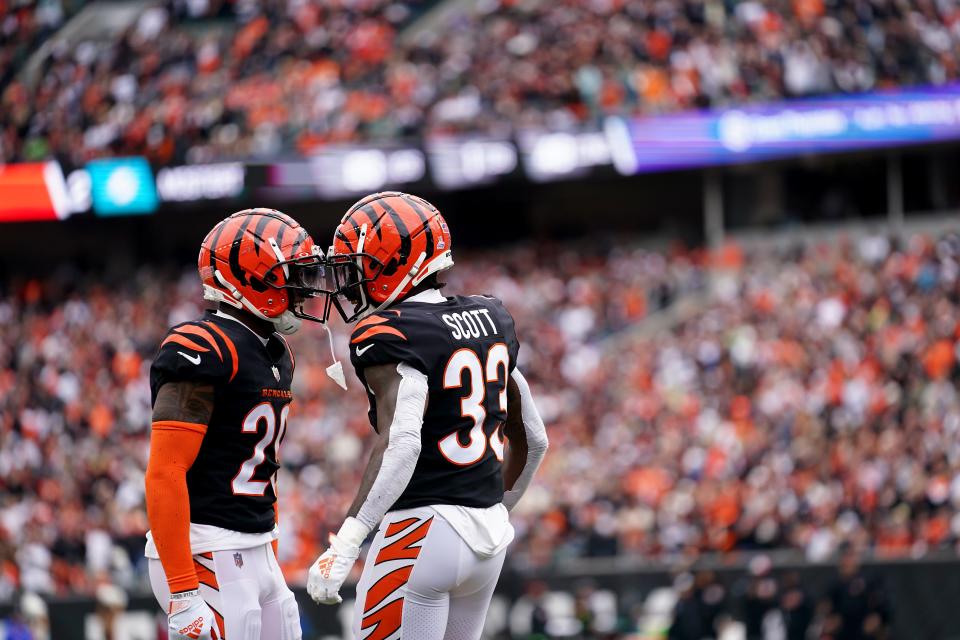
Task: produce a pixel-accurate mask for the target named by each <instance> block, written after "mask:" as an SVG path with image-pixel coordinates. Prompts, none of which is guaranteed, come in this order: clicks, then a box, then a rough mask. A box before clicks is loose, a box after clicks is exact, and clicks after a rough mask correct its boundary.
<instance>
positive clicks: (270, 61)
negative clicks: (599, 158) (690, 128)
mask: <svg viewBox="0 0 960 640" xmlns="http://www.w3.org/2000/svg"><path fill="white" fill-rule="evenodd" d="M65 1H66V0H44V1H42V2H36V3H34V2H31V1H29V0H28V1H26V2H25V4H18V3H16V2H13V0H4V2H0V8H2V7H3V5H4V3H12V6H14V7H16V8H17V9H18V10H16V11H10V12H8V13H7V14H6V17H5V18H3V20H2V22H0V36H2V37H0V62H2V63H4V64H0V69H6V70H10V69H14V68H18V67H19V63H22V61H23V60H24V58H25V55H26V52H27V51H29V50H31V49H32V48H35V47H36V45H37V43H38V42H40V41H42V39H43V38H44V37H45V36H46V35H48V34H49V33H50V32H51V31H52V29H53V28H55V27H56V26H58V25H60V24H61V23H62V21H63V19H64V14H65V11H64V9H63V5H62V3H64V2H65ZM73 4H77V3H73ZM431 4H432V3H431V2H429V1H427V0H337V1H323V2H321V1H319V0H190V1H187V0H165V1H163V2H158V3H157V4H156V5H154V6H153V8H152V9H150V10H148V11H145V12H144V13H143V14H142V16H141V17H140V18H139V20H138V21H137V22H136V23H135V24H134V25H133V26H131V28H130V29H128V30H127V31H126V32H124V33H122V34H121V35H120V36H119V37H118V38H117V39H115V40H113V41H109V40H97V41H87V42H83V43H81V44H80V45H79V46H76V47H66V46H61V47H55V48H54V49H53V51H52V53H51V55H50V56H49V57H48V58H47V59H46V61H45V62H44V64H43V66H42V68H41V69H40V70H39V73H38V76H37V78H36V82H35V83H33V84H28V83H26V82H25V81H24V79H23V78H18V79H16V80H12V79H11V78H10V77H9V76H10V73H9V71H7V72H0V159H3V160H7V161H11V160H13V161H19V160H36V159H43V158H47V157H51V156H56V157H58V158H59V159H61V160H63V161H67V162H68V163H69V164H73V165H80V164H83V163H84V162H85V161H87V160H89V159H91V158H94V157H99V156H104V155H123V154H136V155H145V156H147V157H149V158H150V159H151V160H152V161H153V162H155V163H156V164H160V165H163V164H169V163H175V162H176V163H179V162H184V161H188V162H204V161H211V160H215V159H222V158H236V157H241V158H246V157H251V156H253V157H256V156H267V155H275V154H277V153H278V152H281V151H293V150H298V151H301V152H309V151H311V150H315V149H317V148H319V147H322V146H323V145H326V144H331V143H352V142H358V141H395V140H397V139H403V138H410V137H413V136H433V135H442V134H448V133H455V132H469V133H486V134H493V135H504V136H506V135H511V134H512V133H513V132H514V131H515V130H516V129H518V128H521V129H522V128H544V127H546V128H565V127H571V126H577V125H582V124H584V123H594V124H595V123H597V122H598V121H599V120H600V119H601V118H602V117H604V116H606V115H610V114H622V115H638V114H650V113H658V112H664V111H672V110H678V109H687V108H699V107H708V106H718V105H726V104H731V103H738V104H739V103H742V102H745V101H753V100H769V99H779V98H783V97H791V96H810V95H819V94H826V93H837V92H840V93H855V92H862V91H868V90H874V89H878V88H884V87H890V86H900V85H911V84H930V83H932V84H940V83H944V82H948V81H952V80H955V79H957V77H958V75H960V68H958V60H960V8H958V6H957V4H956V3H955V2H952V1H949V0H849V1H848V0H844V1H840V0H774V1H771V2H759V1H756V0H724V1H718V2H709V3H706V2H700V1H697V0H683V1H679V2H661V1H657V0H590V1H586V2H585V1H580V0H557V1H551V2H543V1H538V0H481V1H480V2H472V3H461V5H460V7H459V8H458V9H457V10H456V11H454V12H452V13H449V14H446V15H445V17H443V18H442V19H441V20H440V22H438V23H437V24H435V25H433V26H432V28H429V29H424V30H419V31H418V32H417V33H414V34H409V35H407V34H403V29H404V27H406V26H407V25H409V24H410V23H411V22H412V21H413V18H415V17H417V16H419V15H422V13H423V12H424V10H425V9H426V8H428V7H429V5H431ZM0 15H4V14H3V12H0Z"/></svg>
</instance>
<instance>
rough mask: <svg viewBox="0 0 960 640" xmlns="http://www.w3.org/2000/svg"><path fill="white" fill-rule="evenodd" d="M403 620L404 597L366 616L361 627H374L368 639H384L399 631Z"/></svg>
mask: <svg viewBox="0 0 960 640" xmlns="http://www.w3.org/2000/svg"><path fill="white" fill-rule="evenodd" d="M402 620H403V598H397V599H396V600H394V601H393V602H391V603H390V604H388V605H386V606H385V607H383V608H382V609H380V610H379V611H377V612H376V613H371V614H370V615H368V616H364V618H363V623H362V624H361V626H360V628H361V629H369V628H370V627H373V631H372V632H371V633H370V635H368V636H367V637H366V640H384V639H385V638H389V637H390V636H392V635H393V634H394V633H396V632H397V629H399V628H400V622H401V621H402Z"/></svg>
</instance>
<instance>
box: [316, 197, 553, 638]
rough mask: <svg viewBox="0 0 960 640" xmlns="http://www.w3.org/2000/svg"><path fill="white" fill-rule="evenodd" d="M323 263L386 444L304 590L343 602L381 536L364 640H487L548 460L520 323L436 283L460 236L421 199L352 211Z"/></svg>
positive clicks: (368, 573)
mask: <svg viewBox="0 0 960 640" xmlns="http://www.w3.org/2000/svg"><path fill="white" fill-rule="evenodd" d="M327 265H328V269H330V270H331V271H332V273H333V277H334V281H335V282H336V291H337V292H339V294H340V295H338V296H332V297H330V298H329V299H328V307H327V310H326V313H327V314H329V313H330V311H331V309H332V308H336V309H337V310H338V311H339V313H340V314H341V315H342V316H343V318H344V319H345V320H346V321H347V322H355V323H356V324H355V326H354V331H353V335H352V337H351V340H350V355H351V359H352V361H353V365H354V368H355V369H356V372H357V376H358V378H359V379H360V382H361V384H363V387H364V389H365V391H366V393H367V397H368V400H369V403H370V423H371V425H372V426H373V428H374V430H375V431H376V433H377V436H376V440H375V444H374V448H373V453H372V454H371V457H370V461H369V463H368V465H367V469H366V472H365V473H364V477H363V481H362V483H361V486H360V488H359V490H358V492H357V496H356V498H355V500H354V501H353V504H352V505H351V507H350V509H349V511H348V513H347V517H346V519H345V521H344V523H343V526H342V527H341V528H340V530H339V531H338V532H337V534H336V535H331V537H330V547H329V548H328V549H327V550H326V551H325V552H324V553H323V555H321V556H320V558H319V559H318V560H317V562H316V563H314V565H313V566H312V567H311V568H310V571H309V577H308V583H307V590H308V592H309V593H310V595H311V597H313V599H314V600H316V601H317V602H320V603H325V604H333V603H337V602H340V601H341V599H340V595H339V593H338V592H339V589H340V586H341V585H342V583H343V581H344V580H345V578H346V576H347V574H348V572H349V571H350V568H351V566H352V565H353V563H354V561H355V560H356V559H357V556H358V554H359V550H360V544H361V543H362V542H363V540H364V539H365V538H366V536H367V535H368V534H369V533H370V532H371V531H373V530H374V529H375V528H377V526H378V525H379V530H378V531H377V534H376V536H375V537H374V540H373V543H372V546H371V548H370V551H369V553H368V555H367V561H366V564H365V565H364V569H363V573H362V576H361V578H360V582H359V584H358V585H357V601H356V608H355V615H354V619H353V633H354V636H355V637H357V638H365V639H367V640H370V639H372V640H384V639H388V638H390V639H393V638H401V637H402V638H416V639H417V640H440V639H441V638H448V639H456V640H468V639H470V638H479V637H480V634H481V632H482V630H483V622H484V619H485V617H486V612H487V609H488V607H489V605H490V598H491V596H492V594H493V589H494V587H495V585H496V582H497V579H498V577H499V575H500V569H501V567H502V566H503V560H504V554H505V550H506V547H507V545H509V543H510V542H511V540H512V539H513V528H512V527H511V525H510V522H509V517H508V510H509V509H510V508H512V507H513V505H515V504H516V502H517V500H519V498H520V496H521V495H523V492H524V490H525V489H526V488H527V486H528V485H529V483H530V480H531V478H532V477H533V475H534V473H535V472H536V470H537V467H538V466H539V465H540V461H541V460H542V458H543V456H544V454H545V452H546V449H547V436H546V432H545V430H544V426H543V422H542V421H541V419H540V416H539V415H538V413H537V409H536V407H535V405H534V403H533V399H532V397H531V395H530V389H529V387H528V386H527V384H526V381H525V380H524V378H523V376H522V375H521V374H520V372H519V371H518V370H517V368H516V364H517V351H518V348H519V344H518V342H517V336H516V333H515V331H514V326H513V318H512V317H511V316H510V314H509V313H508V312H507V310H506V309H504V307H503V305H502V304H501V302H500V301H499V300H497V299H496V298H492V297H489V296H453V297H444V296H443V295H442V294H441V293H440V290H439V288H440V287H441V286H442V285H441V284H440V283H439V280H438V274H440V273H441V272H443V271H445V270H447V269H449V268H450V267H451V266H453V259H452V256H451V252H450V230H449V228H448V227H447V224H446V222H445V221H444V219H443V217H442V216H441V215H440V213H439V212H438V211H437V210H436V208H434V207H433V205H431V204H430V203H428V202H426V201H425V200H423V199H421V198H418V197H416V196H411V195H408V194H404V193H394V192H390V193H377V194H373V195H371V196H368V197H366V198H364V199H362V200H360V201H359V202H358V203H356V204H355V205H353V207H351V208H350V210H349V211H347V214H346V215H345V216H344V217H343V219H342V221H341V223H340V225H339V227H338V228H337V230H336V233H335V236H334V242H333V246H332V247H331V248H330V251H329V252H328V254H327ZM505 440H506V444H505ZM381 521H382V522H381Z"/></svg>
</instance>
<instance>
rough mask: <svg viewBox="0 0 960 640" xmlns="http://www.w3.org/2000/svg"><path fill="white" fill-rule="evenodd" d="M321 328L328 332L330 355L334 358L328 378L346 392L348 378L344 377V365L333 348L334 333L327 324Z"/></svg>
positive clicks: (323, 324)
mask: <svg viewBox="0 0 960 640" xmlns="http://www.w3.org/2000/svg"><path fill="white" fill-rule="evenodd" d="M320 326H321V327H323V329H324V331H326V332H327V339H328V340H329V341H330V355H331V356H332V357H333V364H332V365H330V366H329V367H327V376H328V377H329V378H330V379H331V380H333V381H334V382H336V383H337V386H338V387H340V388H341V389H343V390H344V391H346V390H347V378H346V376H344V375H343V364H342V363H341V362H340V360H339V359H337V352H336V350H335V349H334V348H333V331H331V330H330V327H328V326H327V323H326V322H323V323H321V324H320Z"/></svg>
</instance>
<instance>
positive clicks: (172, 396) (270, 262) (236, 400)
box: [146, 209, 324, 640]
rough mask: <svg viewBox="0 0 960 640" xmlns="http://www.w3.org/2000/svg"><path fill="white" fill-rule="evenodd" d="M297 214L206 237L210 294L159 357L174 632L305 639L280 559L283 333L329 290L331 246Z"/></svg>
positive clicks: (156, 413)
mask: <svg viewBox="0 0 960 640" xmlns="http://www.w3.org/2000/svg"><path fill="white" fill-rule="evenodd" d="M321 253H322V252H320V251H319V250H318V249H317V248H316V247H315V246H314V244H313V240H312V239H311V238H310V236H309V235H308V234H307V232H306V231H305V230H304V229H303V228H302V227H301V226H300V225H299V224H297V223H296V222H295V221H294V220H293V219H292V218H290V217H288V216H286V215H284V214H282V213H280V212H279V211H274V210H272V209H248V210H246V211H241V212H239V213H235V214H233V215H232V216H230V217H229V218H227V219H225V220H223V221H222V222H220V223H219V224H217V225H216V226H215V227H214V228H213V230H212V231H210V233H209V234H208V235H207V237H206V239H204V241H203V244H202V246H201V249H200V256H199V260H198V267H199V270H200V279H201V280H202V282H203V288H204V298H205V299H207V300H210V301H213V302H216V303H218V307H219V308H218V309H217V310H216V311H211V312H207V313H206V314H205V315H204V316H203V317H202V318H199V319H197V320H196V321H193V322H185V323H183V324H179V325H177V326H175V327H173V329H171V330H170V333H169V334H167V336H166V338H165V339H164V340H163V342H162V343H161V345H160V350H159V352H158V353H157V356H156V358H155V360H154V362H153V366H152V368H151V370H150V385H151V391H152V399H153V427H152V432H151V438H150V459H149V462H148V465H147V473H146V497H147V517H148V518H149V521H150V532H149V533H148V534H147V547H146V556H147V558H149V559H150V560H149V564H150V567H149V570H150V582H151V585H152V586H153V592H154V594H155V595H156V598H157V601H158V602H159V603H160V606H161V607H163V608H164V609H165V610H166V611H167V613H168V616H169V637H170V638H171V640H183V639H185V638H190V639H191V640H197V639H205V640H207V639H211V638H217V639H219V640H222V639H224V638H226V639H227V640H261V639H263V640H299V638H300V637H301V633H300V615H299V612H298V610H297V602H296V600H295V599H294V596H293V593H292V592H291V591H290V589H289V588H288V587H287V585H286V583H285V582H284V579H283V575H282V574H281V572H280V567H279V565H278V564H277V559H276V556H275V554H276V547H275V544H276V539H277V527H276V521H277V516H276V514H277V510H276V503H277V487H276V477H275V474H276V472H277V469H278V468H279V463H278V449H279V447H280V442H281V441H282V440H283V436H284V432H285V430H286V426H287V415H288V413H289V410H290V403H291V401H292V399H293V394H292V393H291V391H290V380H291V378H292V376H293V369H294V362H295V361H294V358H293V354H292V353H291V352H290V349H289V347H288V346H287V343H286V341H285V340H284V339H283V337H282V336H281V334H290V333H293V332H294V331H296V329H297V328H298V327H299V325H300V322H301V320H302V319H311V320H319V318H313V317H311V316H309V315H307V314H306V313H305V312H304V311H303V308H302V305H303V302H304V300H305V299H307V298H310V297H314V296H318V295H321V292H322V290H321V287H322V282H321V278H322V276H323V273H324V271H323V256H322V255H321Z"/></svg>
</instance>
